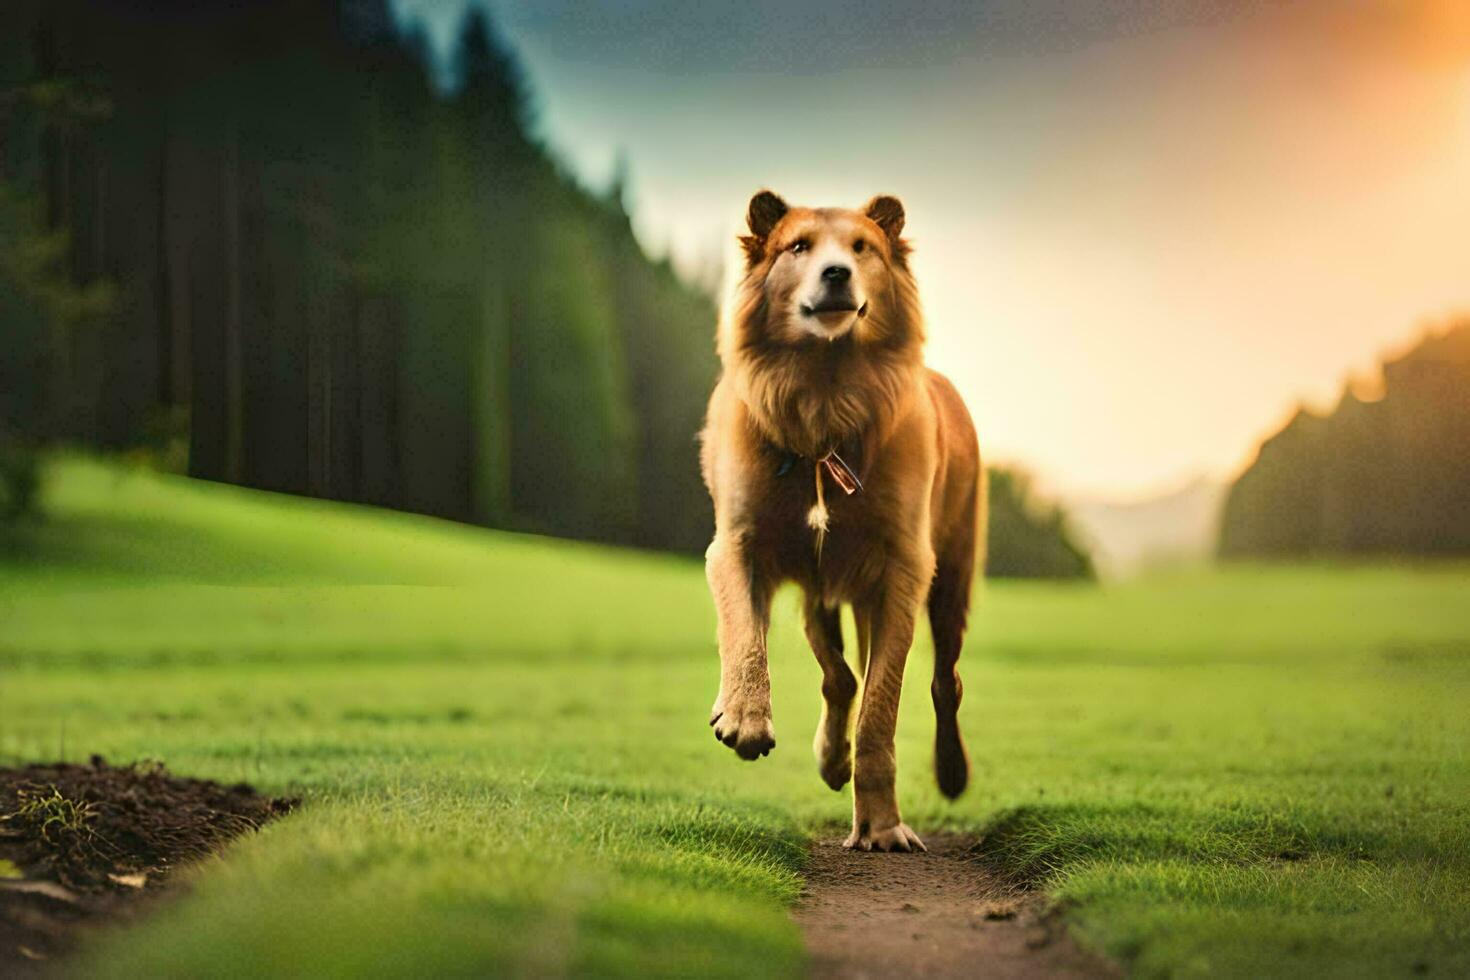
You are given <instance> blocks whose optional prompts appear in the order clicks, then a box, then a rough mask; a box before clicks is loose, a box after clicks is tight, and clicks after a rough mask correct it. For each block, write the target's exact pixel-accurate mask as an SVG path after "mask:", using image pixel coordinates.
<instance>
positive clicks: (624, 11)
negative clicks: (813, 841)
mask: <svg viewBox="0 0 1470 980" xmlns="http://www.w3.org/2000/svg"><path fill="white" fill-rule="evenodd" d="M395 2H396V5H397V7H398V8H399V10H400V12H401V13H402V14H403V15H405V16H408V17H415V18H419V19H421V21H422V23H423V24H424V26H425V28H426V29H427V31H428V32H429V34H430V37H431V39H432V40H433V41H434V42H435V44H436V46H438V47H439V49H440V50H441V51H442V50H446V49H447V47H448V45H449V44H450V42H451V38H452V36H453V34H454V31H455V28H456V25H457V24H458V23H459V21H460V18H461V17H462V16H463V11H464V9H465V5H466V4H467V3H474V2H481V3H485V4H486V5H487V7H488V9H489V10H490V12H491V15H492V17H493V18H494V19H495V21H496V22H497V23H498V24H499V26H500V28H501V30H502V31H503V33H504V34H505V35H506V36H507V38H508V39H509V40H510V41H511V43H512V44H513V46H514V47H515V48H516V50H517V51H518V53H519V55H520V57H521V59H522V61H523V63H524V67H525V68H526V71H527V75H528V78H529V81H530V86H531V89H532V93H533V102H534V106H535V110H536V120H537V127H538V130H539V132H540V133H541V135H542V136H543V137H544V139H545V140H546V142H547V143H548V144H549V145H550V146H551V147H552V148H553V150H554V151H555V152H556V153H557V154H558V155H559V156H560V157H561V158H562V159H563V160H565V161H566V162H567V163H568V164H569V165H570V166H571V168H572V169H573V171H574V172H575V173H577V174H578V175H579V176H580V177H581V179H582V180H583V181H584V182H586V183H587V184H588V185H589V186H591V187H602V186H605V185H606V183H607V181H608V180H609V177H610V175H611V173H612V172H613V169H614V166H615V163H614V161H615V160H617V159H618V158H619V156H620V155H621V156H622V157H624V158H625V159H626V162H627V166H628V170H629V174H630V180H629V184H628V205H629V207H630V210H631V211H632V213H633V216H634V228H635V231H636V232H637V234H638V235H639V238H640V240H641V241H642V242H643V244H644V246H645V248H646V249H648V250H649V251H650V252H651V253H652V254H654V255H665V254H668V255H671V257H672V258H673V260H674V262H675V264H676V266H678V267H679V268H681V269H684V270H687V271H691V272H694V271H699V270H705V269H708V268H710V267H712V265H714V264H716V263H719V262H721V261H726V260H728V259H729V257H730V256H731V255H733V248H732V245H733V240H734V236H735V234H736V233H737V232H738V231H739V230H740V220H741V215H743V213H744V209H745V205H746V202H747V201H748V200H749V198H750V195H751V194H752V193H753V192H754V191H756V190H758V189H760V188H762V187H770V188H772V189H774V190H776V191H777V192H778V193H780V194H782V195H783V196H785V197H786V198H787V199H788V200H790V201H792V202H793V203H803V204H813V205H847V206H857V205H858V204H860V203H861V202H863V201H865V200H867V199H868V198H869V197H871V196H872V195H874V194H876V193H888V194H894V195H896V196H898V197H900V198H901V199H902V200H903V201H904V202H905V205H906V208H907V212H908V223H907V228H906V232H905V233H906V235H907V236H908V237H909V238H910V240H911V241H912V243H913V245H914V249H915V253H914V260H913V261H914V266H915V270H916V273H917V275H918V279H919V285H920V293H921V296H922V297H923V300H924V305H925V309H926V314H927V323H928V331H929V347H928V360H929V363H930V364H931V365H932V366H934V367H936V368H937V369H939V370H941V371H943V372H944V373H946V374H948V375H949V376H950V377H951V378H952V379H953V380H954V382H955V384H956V385H957V387H958V388H959V389H960V391H961V393H962V394H963V395H964V396H965V399H966V401H967V403H968V404H969V406H970V409H971V412H972V414H973V415H974V416H975V419H976V424H977V427H978V429H979V432H980V438H981V445H982V451H983V452H986V453H987V454H988V455H989V457H990V458H991V459H992V460H996V461H1001V460H1004V461H1012V462H1019V463H1022V464H1024V465H1026V466H1028V467H1029V468H1031V469H1032V470H1034V471H1035V472H1036V473H1037V474H1038V476H1039V477H1040V479H1041V480H1042V482H1043V485H1045V486H1048V487H1050V488H1051V489H1052V490H1053V491H1055V492H1058V493H1061V494H1063V495H1065V496H1073V497H1076V496H1096V497H1106V498H1110V499H1115V500H1127V499H1139V498H1143V497H1146V496H1149V495H1151V494H1154V493H1159V492H1163V491H1166V490H1168V489H1170V488H1172V487H1174V486H1177V485H1179V484H1181V483H1183V482H1185V481H1187V480H1189V479H1191V478H1193V477H1196V476H1199V475H1202V474H1207V475H1212V476H1218V477H1229V476H1233V475H1234V474H1235V473H1236V472H1238V471H1239V469H1240V468H1241V467H1242V466H1243V465H1245V464H1246V463H1247V462H1248V461H1249V459H1250V458H1251V456H1252V454H1253V450H1254V447H1255V446H1256V445H1257V444H1258V443H1259V440H1260V439H1261V438H1262V437H1263V436H1264V435H1267V434H1269V433H1270V432H1271V431H1273V430H1274V429H1275V428H1276V427H1278V426H1279V425H1280V424H1281V423H1282V422H1284V421H1285V420H1286V418H1287V417H1288V416H1289V415H1290V414H1291V413H1292V412H1293V411H1294V409H1295V407H1296V406H1297V405H1298V404H1302V403H1306V404H1308V405H1311V406H1313V407H1315V408H1317V409H1328V408H1330V407H1331V406H1332V405H1333V404H1334V403H1335V400H1336V398H1337V396H1338V394H1339V393H1340V391H1341V390H1342V385H1343V382H1344V380H1345V379H1347V378H1348V377H1350V376H1352V377H1358V378H1361V379H1363V385H1362V387H1363V388H1364V389H1365V390H1368V389H1371V379H1372V376H1373V371H1372V369H1373V366H1374V365H1375V363H1376V362H1377V360H1378V359H1379V357H1380V356H1382V355H1383V354H1384V353H1386V352H1387V353H1393V352H1395V351H1398V350H1402V349H1403V348H1405V347H1406V346H1408V345H1409V344H1411V343H1412V342H1413V341H1414V339H1416V338H1417V337H1418V336H1420V335H1422V334H1423V333H1424V331H1426V330H1428V329H1433V328H1434V327H1435V326H1436V325H1437V324H1438V325H1442V324H1444V323H1445V322H1446V321H1447V320H1448V318H1449V317H1450V316H1452V315H1454V314H1456V313H1457V312H1464V313H1467V314H1470V3H1466V2H1464V0H1301V2H1290V0H1275V2H1267V0H1258V2H1252V0H972V2H958V0H926V2H925V3H922V4H919V3H894V4H880V3H875V2H864V0H830V2H816V0H779V2H777V0H745V2H741V3H732V4H696V3H687V2H683V0H641V2H639V0H620V2H616V0H609V2H601V3H586V2H582V0H527V2H524V3H510V2H505V0H395ZM690 329H705V330H709V331H710V335H711V339H712V342H713V331H714V325H713V324H691V325H690Z"/></svg>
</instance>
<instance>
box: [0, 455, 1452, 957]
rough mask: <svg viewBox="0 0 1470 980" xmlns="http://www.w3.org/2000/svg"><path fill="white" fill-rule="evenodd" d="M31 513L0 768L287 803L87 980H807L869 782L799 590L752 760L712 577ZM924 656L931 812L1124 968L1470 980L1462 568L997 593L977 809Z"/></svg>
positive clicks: (348, 528) (14, 597)
mask: <svg viewBox="0 0 1470 980" xmlns="http://www.w3.org/2000/svg"><path fill="white" fill-rule="evenodd" d="M49 512H50V517H49V519H48V520H47V521H46V522H45V523H44V524H41V525H37V526H33V527H28V528H23V529H21V530H20V531H18V532H8V533H7V534H6V536H5V537H4V538H0V544H3V545H4V547H5V549H6V551H5V553H4V557H3V558H0V762H4V763H11V762H19V761H27V760H43V759H53V758H56V757H58V756H64V757H66V758H71V759H82V758H85V757H86V756H87V755H89V754H90V753H93V752H98V753H101V754H103V755H106V756H107V757H108V758H109V759H111V760H112V761H125V760H131V759H135V758H157V759H162V760H164V761H166V762H167V764H168V765H169V766H170V767H171V768H173V769H174V770H176V771H178V772H181V773H185V774H189V775H201V776H210V777H215V778H220V779H226V780H238V779H246V780H249V781H251V782H254V783H255V784H256V785H258V786H260V787H262V788H264V789H268V790H272V791H287V790H290V791H294V792H299V793H301V794H302V795H304V796H305V798H306V805H305V806H304V807H303V808H302V809H301V810H299V811H298V812H297V813H296V814H295V815H293V816H292V817H290V818H289V819H287V820H285V821H282V822H280V823H277V824H274V825H272V826H270V827H268V828H267V829H266V830H265V831H264V832H262V833H261V834H259V835H257V836H256V837H254V838H252V839H249V840H247V841H244V842H242V843H240V844H239V845H238V846H236V847H234V848H233V849H232V850H231V851H230V852H229V853H228V854H227V856H226V857H224V858H223V859H222V860H219V861H216V862H212V863H211V864H209V865H208V866H205V867H203V868H201V869H200V870H199V871H198V872H197V874H196V880H195V887H194V889H193V891H192V893H191V894H190V895H189V896H188V898H187V899H186V900H183V901H180V902H177V903H175V904H172V905H170V906H168V907H165V908H164V909H163V910H162V911H160V912H159V913H158V914H157V915H156V916H153V917H150V918H149V919H147V920H146V921H145V922H143V923H142V924H141V925H138V926H136V927H134V928H133V929H131V930H130V931H128V932H126V933H118V934H115V935H108V936H103V937H101V938H100V939H99V940H97V941H96V943H95V944H94V946H93V948H92V950H91V951H90V953H89V954H88V956H87V958H86V959H85V960H84V962H83V963H82V964H81V966H82V967H83V968H84V969H85V971H86V972H88V973H95V974H98V975H114V976H143V975H200V974H212V975H241V974H250V973H259V972H267V971H269V972H275V973H295V974H313V975H332V974H360V973H364V972H371V973H374V974H389V973H413V974H416V975H457V974H483V973H485V972H487V971H490V970H508V971H518V972H527V973H538V974H540V973H558V972H563V971H570V972H593V973H599V974H601V973H624V974H639V975H655V974H661V975H670V974H672V975H689V974H699V975H730V976H733V975H736V974H739V975H742V976H751V975H773V976H775V975H787V974H799V973H800V972H801V970H802V966H803V958H802V951H801V945H800V937H799V936H798V934H797V932H796V930H795V928H794V926H793V925H792V924H791V923H790V921H789V920H788V918H787V908H788V905H789V903H790V902H791V901H792V900H793V899H794V897H795V896H796V894H797V891H798V887H799V873H800V869H801V864H802V860H803V855H804V848H805V842H806V841H807V840H808V839H809V837H810V836H811V835H812V834H813V833H824V832H830V831H831V830H832V828H835V827H837V826H839V825H841V824H842V823H843V822H844V821H845V820H846V819H847V815H848V797H847V795H846V793H844V794H842V795H838V794H834V793H832V792H830V791H829V790H827V789H826V788H825V787H824V786H822V784H821V782H820V781H819V779H818V777H817V775H816V771H815V763H814V762H813V760H812V758H811V756H810V752H809V749H808V748H807V746H808V744H809V742H810V737H811V733H812V730H813V728H814V726H815V724H816V719H817V710H818V690H817V688H818V672H817V670H816V667H815V664H814V663H813V661H812V658H811V655H810V653H808V652H807V651H806V650H805V648H804V646H803V645H802V642H801V639H800V630H799V628H798V623H797V612H796V608H795V602H794V600H793V599H792V598H790V597H785V598H783V600H782V601H780V602H779V604H778V612H777V620H776V624H775V628H774V634H773V643H772V650H773V654H772V659H773V663H772V674H773V683H774V687H775V718H776V731H777V738H778V741H779V746H778V748H777V749H776V751H775V752H774V753H772V755H771V757H770V758H769V759H764V760H761V761H760V762H757V763H753V764H747V763H741V762H739V761H738V760H736V758H735V757H734V755H733V753H731V752H730V751H729V750H728V749H725V748H723V747H722V746H720V745H718V744H716V742H715V741H714V739H713V738H712V737H711V736H710V733H709V729H708V728H707V727H706V725H705V721H706V719H707V712H708V708H709V703H710V701H711V700H712V699H713V696H714V693H715V686H716V682H717V670H716V660H715V651H714V645H713V635H714V631H713V621H712V611H711V608H710V603H709V600H708V597H707V595H706V593H705V586H704V581H703V575H702V573H701V571H700V569H699V567H698V566H697V565H696V564H694V563H692V562H689V561H683V560H676V559H671V558H665V557H656V556H644V555H635V554H626V553H619V552H615V551H610V550H605V549H598V548H593V547H587V546H579V545H573V544H567V543H559V542H549V541H543V540H537V539H533V538H524V537H515V536H508V535H501V534H494V533H489V532H484V531H478V530H473V529H467V528H463V527H458V526H454V525H449V524H443V523H438V522H434V521H429V520H423V519H419V518H414V517H410V516H404V515H396V514H384V513H379V512H374V511H367V510H359V509H353V508H348V507H342V506H336V505H329V504H323V503H320V502H314V501H304V500H296V499H286V498H279V497H273V496H269V495H263V494H256V493H250V492H247V491H241V490H236V489H232V488H226V487H219V486H212V485H202V484H195V483H191V482H189V481H185V480H180V479H172V478H163V477H157V476H152V475H147V474H143V473H128V472H124V471H120V470H115V469H110V468H104V467H102V466H99V465H96V464H92V463H87V462H83V461H75V460H73V461H69V462H66V463H64V464H61V465H59V466H58V467H56V468H55V471H54V473H53V480H52V485H51V492H50V494H49ZM928 660H929V653H928V649H927V645H923V646H921V647H920V648H919V649H918V650H916V653H915V657H914V658H913V660H912V661H911V675H910V676H911V680H919V682H917V683H911V684H910V685H909V689H908V691H907V692H906V695H905V697H906V702H907V703H906V705H905V709H904V713H903V715H902V718H901V722H900V732H899V738H900V741H899V757H900V762H899V765H900V792H901V799H902V801H903V803H904V807H905V814H906V816H907V818H908V819H909V822H910V823H912V824H914V825H915V826H916V827H918V828H920V830H921V831H922V830H923V829H925V828H936V827H953V828H963V829H972V830H980V829H985V830H988V831H989V836H988V837H987V847H988V849H989V851H990V853H991V855H992V857H993V859H994V860H996V861H997V862H1000V863H1001V864H1002V865H1003V866H1004V867H1005V868H1006V869H1007V870H1008V871H1009V872H1010V873H1012V874H1015V875H1017V876H1018V877H1025V878H1027V879H1029V880H1032V881H1035V882H1038V883H1040V884H1042V885H1043V886H1044V887H1045V888H1046V889H1047V891H1048V892H1049V893H1050V894H1051V895H1053V896H1055V897H1056V899H1057V900H1058V901H1059V902H1062V903H1064V908H1065V909H1066V913H1067V915H1068V916H1069V917H1070V921H1071V922H1072V923H1073V925H1074V927H1075V928H1076V930H1077V931H1078V933H1079V935H1080V936H1081V937H1082V939H1083V941H1084V942H1086V943H1088V944H1090V945H1093V946H1096V947H1098V948H1101V949H1103V950H1104V951H1106V952H1107V953H1109V954H1110V955H1112V956H1114V957H1117V958H1118V959H1120V960H1121V961H1122V962H1124V963H1125V965H1127V966H1128V967H1129V968H1130V969H1131V970H1133V971H1134V972H1136V973H1137V974H1139V975H1142V976H1154V975H1175V976H1195V975H1206V974H1231V975H1251V976H1266V975H1272V976H1302V975H1323V974H1325V973H1332V974H1336V975H1352V974H1361V975H1366V976H1383V975H1405V974H1410V973H1415V972H1423V971H1424V970H1428V971H1429V972H1430V973H1431V974H1432V975H1444V974H1454V973H1458V974H1461V975H1463V974H1466V973H1470V901H1467V896H1470V754H1467V746H1470V707H1467V706H1470V569H1466V568H1463V567H1462V568H1458V569H1456V568H1440V569H1437V570H1425V569H1419V570H1416V569H1410V568H1359V569H1346V570H1344V569H1336V570H1334V569H1327V568H1321V569H1276V570H1263V569H1235V570H1232V571H1229V572H1227V573H1220V574H1214V575H1205V574H1200V575H1192V576H1182V577H1176V578H1167V579H1157V580H1152V581H1147V582H1143V583H1139V584H1133V585H1127V586H1119V587H1108V588H1079V587H1059V586H1047V585H1019V584H1000V585H997V584H992V585H991V586H989V588H988V590H987V591H986V593H985V594H984V595H983V597H982V598H981V612H980V614H979V616H978V624H977V628H976V629H975V631H974V632H973V634H972V640H971V642H970V643H969V644H968V646H967V649H966V652H965V657H964V659H963V661H962V668H963V670H964V673H965V678H966V692H967V695H966V696H967V700H966V702H965V706H964V713H963V721H964V724H965V728H966V732H967V734H968V737H969V740H970V746H971V751H972V754H973V756H974V760H975V770H976V772H975V778H974V779H973V780H972V784H971V790H970V792H969V794H968V795H967V796H966V797H965V798H964V799H963V800H961V801H960V802H959V803H958V804H955V805H948V804H945V803H944V802H943V801H942V800H941V798H940V797H939V795H938V793H937V792H936V790H935V789H934V787H933V778H932V775H931V773H930V771H929V759H928V745H929V739H930V737H931V735H932V725H933V717H932V713H931V712H930V710H929V707H928V704H927V687H928V684H927V674H928V669H929V664H928ZM920 679H921V680H920ZM903 859H904V858H903V857H902V856H894V857H893V858H891V860H895V861H897V860H903Z"/></svg>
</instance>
